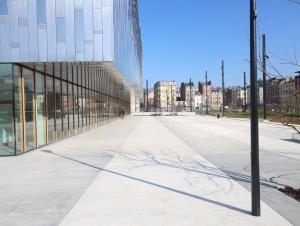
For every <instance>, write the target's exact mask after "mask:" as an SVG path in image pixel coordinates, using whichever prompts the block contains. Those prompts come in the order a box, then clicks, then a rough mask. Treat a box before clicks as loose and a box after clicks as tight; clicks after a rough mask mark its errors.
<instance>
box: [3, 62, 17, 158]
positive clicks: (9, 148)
mask: <svg viewBox="0 0 300 226" xmlns="http://www.w3.org/2000/svg"><path fill="white" fill-rule="evenodd" d="M12 84H13V81H12V65H11V64H0V155H14V154H15V151H14V149H15V147H14V146H15V145H14V142H15V141H14V129H13V128H14V126H13V125H14V123H13V92H12V91H13V86H12Z"/></svg>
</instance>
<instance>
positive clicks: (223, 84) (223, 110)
mask: <svg viewBox="0 0 300 226" xmlns="http://www.w3.org/2000/svg"><path fill="white" fill-rule="evenodd" d="M221 69H222V98H223V103H222V115H223V117H224V116H225V90H224V89H225V82H224V60H222V66H221Z"/></svg>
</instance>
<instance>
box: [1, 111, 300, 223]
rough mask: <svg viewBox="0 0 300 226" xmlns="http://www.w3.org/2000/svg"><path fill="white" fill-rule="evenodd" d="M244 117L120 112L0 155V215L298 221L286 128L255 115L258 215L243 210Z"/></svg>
mask: <svg viewBox="0 0 300 226" xmlns="http://www.w3.org/2000/svg"><path fill="white" fill-rule="evenodd" d="M249 125H250V123H249V121H247V120H232V119H220V120H218V119H216V118H213V117H205V116H204V117H203V116H177V117H176V116H165V117H151V116H129V117H127V118H125V119H124V120H117V121H114V122H112V123H110V124H107V125H104V126H102V127H100V128H97V129H94V130H91V131H89V132H86V133H84V134H80V135H77V136H74V137H71V138H68V139H66V140H62V141H60V142H57V143H55V144H52V145H48V146H45V147H43V148H40V149H38V150H35V151H32V152H30V153H27V154H24V155H21V156H16V157H5V158H0V190H1V192H0V225H105V226H107V225H122V226H123V225H130V226H134V225H164V226H165V225H172V226H173V225H220V224H222V225H290V224H293V225H300V216H299V212H300V204H299V202H297V201H295V200H293V199H292V198H290V197H288V196H286V195H285V194H283V193H281V192H279V191H278V190H277V188H278V187H284V186H287V185H288V186H293V187H295V188H299V187H300V164H299V163H300V144H299V143H295V142H292V141H291V140H290V138H291V133H292V132H293V130H291V129H290V128H287V127H283V126H281V125H275V124H267V123H261V124H260V146H261V152H260V158H261V189H262V194H261V195H262V216H261V217H253V216H251V212H250V211H251V205H250V203H251V193H250V177H249V176H250V137H249V131H250V128H249Z"/></svg>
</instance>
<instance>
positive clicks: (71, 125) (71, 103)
mask: <svg viewBox="0 0 300 226" xmlns="http://www.w3.org/2000/svg"><path fill="white" fill-rule="evenodd" d="M73 97H74V96H73V85H72V84H71V83H69V88H68V107H69V111H68V112H69V131H70V135H73V134H74V123H75V122H74V98H73Z"/></svg>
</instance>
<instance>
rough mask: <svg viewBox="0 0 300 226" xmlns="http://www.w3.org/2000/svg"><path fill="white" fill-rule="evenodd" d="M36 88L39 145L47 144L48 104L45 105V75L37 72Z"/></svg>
mask: <svg viewBox="0 0 300 226" xmlns="http://www.w3.org/2000/svg"><path fill="white" fill-rule="evenodd" d="M35 90H36V129H37V146H38V147H40V146H43V145H45V144H46V108H45V107H46V105H45V76H44V75H43V74H41V73H38V72H36V74H35Z"/></svg>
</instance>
